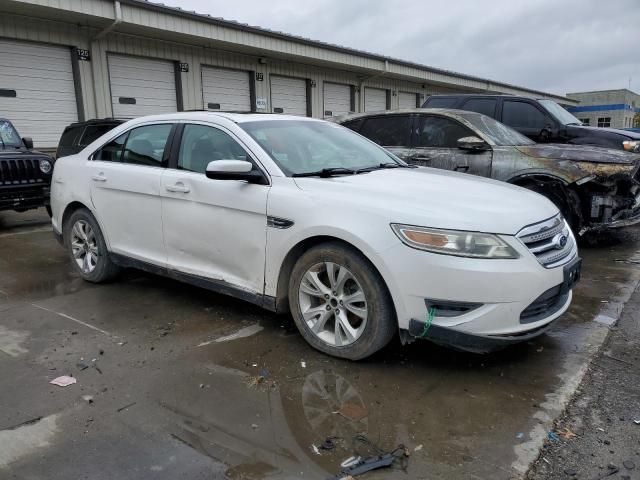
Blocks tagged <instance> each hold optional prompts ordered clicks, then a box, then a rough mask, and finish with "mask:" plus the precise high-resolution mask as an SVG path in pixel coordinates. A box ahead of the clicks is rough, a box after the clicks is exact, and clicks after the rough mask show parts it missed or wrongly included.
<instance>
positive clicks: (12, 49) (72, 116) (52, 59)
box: [0, 40, 78, 148]
mask: <svg viewBox="0 0 640 480" xmlns="http://www.w3.org/2000/svg"><path fill="white" fill-rule="evenodd" d="M0 117H6V118H8V119H9V120H11V121H12V122H13V124H14V125H15V126H16V128H17V129H18V132H20V135H22V136H23V137H32V138H33V142H34V144H35V145H36V146H37V147H40V148H46V147H55V146H57V145H58V140H60V135H61V134H62V131H63V130H64V127H66V126H67V125H69V124H70V123H73V122H75V121H77V120H78V107H77V104H76V92H75V88H74V84H73V72H72V69H71V52H70V50H69V48H66V47H57V46H50V45H41V44H35V43H22V42H13V41H6V40H0Z"/></svg>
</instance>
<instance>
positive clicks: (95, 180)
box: [89, 123, 173, 266]
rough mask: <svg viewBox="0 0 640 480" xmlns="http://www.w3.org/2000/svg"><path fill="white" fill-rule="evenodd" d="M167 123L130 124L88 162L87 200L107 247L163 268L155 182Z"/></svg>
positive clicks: (161, 163)
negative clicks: (92, 207) (92, 208)
mask: <svg viewBox="0 0 640 480" xmlns="http://www.w3.org/2000/svg"><path fill="white" fill-rule="evenodd" d="M172 127H173V125H172V124H170V123H162V124H154V125H145V126H141V127H137V128H134V129H132V130H129V131H128V132H126V133H124V134H122V135H120V136H119V137H117V138H116V139H114V140H112V141H111V142H109V143H108V144H106V145H105V146H103V147H102V148H101V149H100V150H98V151H97V152H95V154H94V155H93V156H92V160H91V161H90V162H89V170H90V184H91V200H92V202H93V206H94V208H95V212H96V215H97V217H98V221H99V222H100V225H101V226H102V229H103V230H104V234H105V235H106V237H107V239H108V241H109V245H110V248H111V251H112V252H113V253H118V254H122V255H126V256H128V257H132V258H135V259H138V260H142V261H145V262H149V263H153V264H156V265H160V266H164V265H165V263H166V254H165V248H164V242H163V239H162V215H161V208H162V206H161V201H160V181H161V178H162V173H163V172H164V167H165V165H166V162H167V158H168V148H167V143H168V139H169V137H170V135H171V131H172Z"/></svg>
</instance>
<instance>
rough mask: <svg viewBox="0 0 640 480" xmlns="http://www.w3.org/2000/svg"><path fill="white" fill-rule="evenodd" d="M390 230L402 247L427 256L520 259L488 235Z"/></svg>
mask: <svg viewBox="0 0 640 480" xmlns="http://www.w3.org/2000/svg"><path fill="white" fill-rule="evenodd" d="M391 228H392V229H393V231H394V232H395V234H396V235H397V236H398V238H399V239H400V240H402V242H403V243H404V244H405V245H408V246H410V247H412V248H417V249H419V250H426V251H427V252H433V253H440V254H444V255H455V256H457V257H473V258H518V257H519V256H520V255H519V254H518V252H516V251H515V250H514V249H513V248H512V247H511V246H509V245H508V244H507V243H505V242H504V241H503V240H502V239H501V238H499V237H498V236H496V235H492V234H490V233H476V232H462V231H458V230H440V229H438V228H424V227H414V226H411V225H399V224H396V223H392V224H391Z"/></svg>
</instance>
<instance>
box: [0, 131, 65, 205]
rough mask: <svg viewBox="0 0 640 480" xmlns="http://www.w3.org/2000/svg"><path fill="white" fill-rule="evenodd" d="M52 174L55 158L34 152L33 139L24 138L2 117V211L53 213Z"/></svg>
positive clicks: (0, 155) (0, 157) (0, 149)
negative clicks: (42, 210)
mask: <svg viewBox="0 0 640 480" xmlns="http://www.w3.org/2000/svg"><path fill="white" fill-rule="evenodd" d="M52 173H53V159H52V158H51V157H50V156H49V155H45V154H44V153H41V152H37V151H35V150H33V141H32V140H31V138H28V137H25V138H21V137H20V135H18V131H17V130H16V129H15V127H14V126H13V125H12V124H11V122H10V121H9V120H7V119H4V118H0V211H2V210H15V211H17V212H24V211H26V210H29V209H32V208H39V207H45V208H46V209H47V211H48V212H49V214H51V208H50V206H49V205H50V204H49V191H50V187H51V174H52Z"/></svg>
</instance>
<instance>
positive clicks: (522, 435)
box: [516, 432, 524, 440]
mask: <svg viewBox="0 0 640 480" xmlns="http://www.w3.org/2000/svg"><path fill="white" fill-rule="evenodd" d="M516 438H517V439H518V440H522V439H523V438H524V433H523V432H518V433H516Z"/></svg>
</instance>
